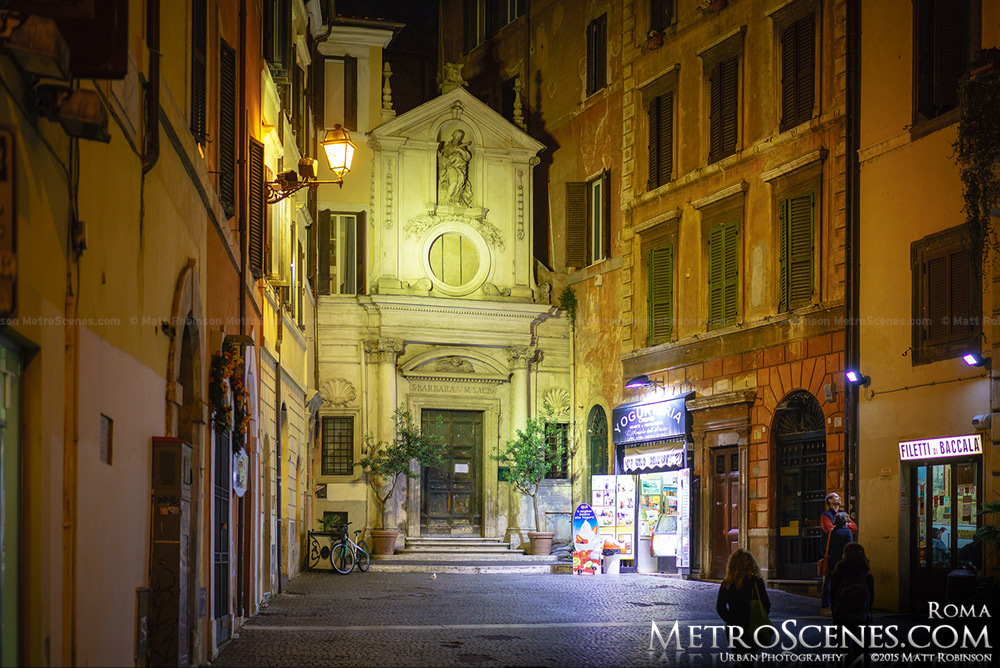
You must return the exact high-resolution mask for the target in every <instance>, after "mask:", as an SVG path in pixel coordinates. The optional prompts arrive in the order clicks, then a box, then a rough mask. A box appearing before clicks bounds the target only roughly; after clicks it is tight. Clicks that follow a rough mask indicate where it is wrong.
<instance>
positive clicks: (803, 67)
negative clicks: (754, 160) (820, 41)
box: [795, 14, 816, 123]
mask: <svg viewBox="0 0 1000 668" xmlns="http://www.w3.org/2000/svg"><path fill="white" fill-rule="evenodd" d="M815 36H816V30H815V28H814V27H813V16H812V14H810V15H809V16H806V17H804V18H801V19H799V20H798V21H796V22H795V119H796V122H797V123H804V122H806V121H808V120H809V119H810V118H812V111H813V96H814V95H815V90H816V86H815V69H816V65H815V63H816V37H815Z"/></svg>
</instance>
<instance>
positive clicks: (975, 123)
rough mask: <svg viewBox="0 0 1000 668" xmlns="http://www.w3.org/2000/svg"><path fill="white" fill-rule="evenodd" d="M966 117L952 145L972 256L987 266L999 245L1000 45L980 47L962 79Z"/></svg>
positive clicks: (960, 98) (960, 86) (961, 102)
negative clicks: (959, 178)
mask: <svg viewBox="0 0 1000 668" xmlns="http://www.w3.org/2000/svg"><path fill="white" fill-rule="evenodd" d="M958 101H959V105H960V106H961V109H962V117H961V120H960V121H959V124H958V139H957V140H956V141H955V144H954V149H955V153H956V156H957V158H956V159H957V161H958V164H959V166H960V167H961V168H962V183H963V185H964V186H965V189H964V197H965V216H966V225H967V226H968V228H969V235H970V237H971V241H972V253H973V258H974V260H975V261H976V263H977V265H978V266H980V267H983V268H984V269H985V266H986V265H987V263H988V262H989V257H990V256H991V255H992V252H993V251H996V250H997V249H998V248H1000V242H998V239H997V230H996V228H995V226H994V225H995V222H994V218H995V217H996V215H997V214H996V213H995V212H996V210H997V208H998V207H1000V123H997V116H996V114H997V109H1000V49H997V48H990V49H982V50H980V51H979V52H978V53H977V54H976V56H975V58H973V60H972V64H971V65H970V67H969V71H968V72H966V73H965V74H964V75H963V76H962V78H961V79H959V83H958Z"/></svg>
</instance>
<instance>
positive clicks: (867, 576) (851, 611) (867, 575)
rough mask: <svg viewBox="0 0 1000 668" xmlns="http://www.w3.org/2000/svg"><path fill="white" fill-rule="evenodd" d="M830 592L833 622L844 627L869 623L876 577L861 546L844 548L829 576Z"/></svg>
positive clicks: (854, 545)
mask: <svg viewBox="0 0 1000 668" xmlns="http://www.w3.org/2000/svg"><path fill="white" fill-rule="evenodd" d="M830 592H831V594H832V603H833V621H835V622H837V623H838V624H841V625H847V626H854V625H858V624H868V623H870V622H871V618H872V603H874V602H875V578H874V577H872V571H871V567H870V565H869V562H868V557H867V556H865V548H863V547H862V546H861V544H860V543H848V544H847V545H845V546H844V557H843V559H841V560H840V562H839V563H838V564H837V567H836V568H834V569H833V572H832V574H831V575H830Z"/></svg>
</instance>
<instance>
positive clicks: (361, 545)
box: [357, 540, 372, 573]
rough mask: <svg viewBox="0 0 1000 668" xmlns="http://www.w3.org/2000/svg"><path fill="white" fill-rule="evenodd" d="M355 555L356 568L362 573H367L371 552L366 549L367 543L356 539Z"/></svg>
mask: <svg viewBox="0 0 1000 668" xmlns="http://www.w3.org/2000/svg"><path fill="white" fill-rule="evenodd" d="M357 557H358V559H357V564H358V570H360V571H361V572H362V573H367V572H368V568H369V567H370V566H371V565H372V563H371V552H370V551H369V550H368V543H366V542H365V541H363V540H359V541H358V554H357Z"/></svg>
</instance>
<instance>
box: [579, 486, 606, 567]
mask: <svg viewBox="0 0 1000 668" xmlns="http://www.w3.org/2000/svg"><path fill="white" fill-rule="evenodd" d="M602 543H603V541H602V540H601V536H600V530H599V529H598V524H597V517H596V515H595V514H594V511H593V509H592V508H591V507H590V506H588V505H587V504H586V503H581V504H580V505H579V506H577V508H576V512H575V513H573V573H574V574H576V575H596V574H597V573H599V572H600V570H601V549H602V547H603V544H602Z"/></svg>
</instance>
